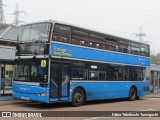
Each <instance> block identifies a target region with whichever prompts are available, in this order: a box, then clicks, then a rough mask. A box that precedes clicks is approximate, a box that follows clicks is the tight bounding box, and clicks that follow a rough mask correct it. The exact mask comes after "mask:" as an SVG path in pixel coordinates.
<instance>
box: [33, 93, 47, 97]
mask: <svg viewBox="0 0 160 120" xmlns="http://www.w3.org/2000/svg"><path fill="white" fill-rule="evenodd" d="M35 95H36V96H38V97H41V96H42V97H44V96H46V93H37V94H35Z"/></svg>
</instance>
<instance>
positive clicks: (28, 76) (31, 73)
mask: <svg viewBox="0 0 160 120" xmlns="http://www.w3.org/2000/svg"><path fill="white" fill-rule="evenodd" d="M47 70H48V69H47V67H41V63H40V61H39V62H37V61H36V63H34V62H27V63H26V62H25V63H23V62H21V63H19V64H17V65H16V68H15V79H14V81H23V82H41V83H46V82H47Z"/></svg>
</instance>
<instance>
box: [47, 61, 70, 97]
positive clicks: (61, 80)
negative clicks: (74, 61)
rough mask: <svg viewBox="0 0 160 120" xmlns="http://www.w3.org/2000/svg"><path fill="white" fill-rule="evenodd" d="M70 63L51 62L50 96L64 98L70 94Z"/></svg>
mask: <svg viewBox="0 0 160 120" xmlns="http://www.w3.org/2000/svg"><path fill="white" fill-rule="evenodd" d="M69 73H70V64H69V63H60V62H53V63H52V64H51V73H50V74H51V86H50V92H51V93H50V97H51V98H59V100H60V98H62V97H68V96H69V80H70V74H69Z"/></svg>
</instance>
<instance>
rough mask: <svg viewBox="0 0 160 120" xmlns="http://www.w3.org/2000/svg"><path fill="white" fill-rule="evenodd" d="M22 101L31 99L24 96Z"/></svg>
mask: <svg viewBox="0 0 160 120" xmlns="http://www.w3.org/2000/svg"><path fill="white" fill-rule="evenodd" d="M21 99H22V100H29V97H26V96H22V97H21Z"/></svg>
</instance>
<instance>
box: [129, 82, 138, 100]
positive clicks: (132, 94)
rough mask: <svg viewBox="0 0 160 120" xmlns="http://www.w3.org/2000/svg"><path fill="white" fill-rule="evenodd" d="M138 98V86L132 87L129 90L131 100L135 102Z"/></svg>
mask: <svg viewBox="0 0 160 120" xmlns="http://www.w3.org/2000/svg"><path fill="white" fill-rule="evenodd" d="M137 98H138V90H137V87H136V86H134V85H133V86H131V88H130V90H129V100H130V101H134V100H136V99H137Z"/></svg>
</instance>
